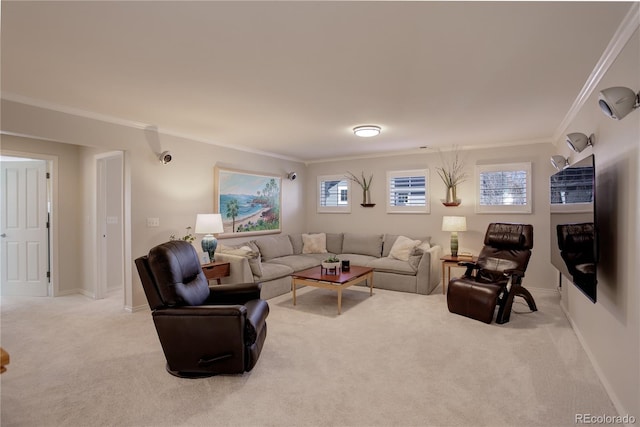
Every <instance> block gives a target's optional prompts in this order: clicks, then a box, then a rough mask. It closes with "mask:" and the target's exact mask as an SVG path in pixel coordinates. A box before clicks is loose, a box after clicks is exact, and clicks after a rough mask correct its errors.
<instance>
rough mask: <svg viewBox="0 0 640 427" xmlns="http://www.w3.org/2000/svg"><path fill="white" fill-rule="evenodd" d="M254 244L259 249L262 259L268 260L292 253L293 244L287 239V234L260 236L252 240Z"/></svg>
mask: <svg viewBox="0 0 640 427" xmlns="http://www.w3.org/2000/svg"><path fill="white" fill-rule="evenodd" d="M254 242H255V244H256V246H257V247H258V248H259V249H260V255H262V260H263V261H268V260H270V259H273V258H278V257H281V256H287V255H293V245H292V244H291V240H290V239H289V235H287V234H285V235H282V236H268V237H261V238H260V239H259V240H254Z"/></svg>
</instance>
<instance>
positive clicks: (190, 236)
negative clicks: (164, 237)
mask: <svg viewBox="0 0 640 427" xmlns="http://www.w3.org/2000/svg"><path fill="white" fill-rule="evenodd" d="M169 240H184V241H185V242H189V243H193V241H194V240H196V236H194V235H193V234H192V233H191V227H187V234H185V235H184V236H183V237H176V235H175V234H172V235H170V236H169Z"/></svg>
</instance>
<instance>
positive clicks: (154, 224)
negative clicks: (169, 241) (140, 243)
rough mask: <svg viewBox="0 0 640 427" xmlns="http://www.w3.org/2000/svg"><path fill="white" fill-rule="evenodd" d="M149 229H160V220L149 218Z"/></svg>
mask: <svg viewBox="0 0 640 427" xmlns="http://www.w3.org/2000/svg"><path fill="white" fill-rule="evenodd" d="M147 227H160V218H147Z"/></svg>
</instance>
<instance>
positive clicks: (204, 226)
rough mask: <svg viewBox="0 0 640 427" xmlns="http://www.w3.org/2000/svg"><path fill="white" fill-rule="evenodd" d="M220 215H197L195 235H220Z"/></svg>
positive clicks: (221, 230) (221, 229)
mask: <svg viewBox="0 0 640 427" xmlns="http://www.w3.org/2000/svg"><path fill="white" fill-rule="evenodd" d="M223 231H224V228H222V215H220V214H219V213H218V214H198V216H197V217H196V230H195V232H196V233H197V234H214V233H222V232H223Z"/></svg>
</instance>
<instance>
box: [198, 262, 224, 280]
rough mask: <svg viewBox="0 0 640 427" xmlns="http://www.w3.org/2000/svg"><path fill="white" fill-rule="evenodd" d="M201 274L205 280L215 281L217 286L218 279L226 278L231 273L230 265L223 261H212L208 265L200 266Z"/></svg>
mask: <svg viewBox="0 0 640 427" xmlns="http://www.w3.org/2000/svg"><path fill="white" fill-rule="evenodd" d="M202 272H203V273H204V275H205V277H206V278H207V280H216V281H217V282H218V285H219V284H220V279H221V278H223V277H227V276H228V275H229V274H230V273H231V265H230V264H229V263H228V262H224V261H213V262H210V263H208V264H202Z"/></svg>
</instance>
